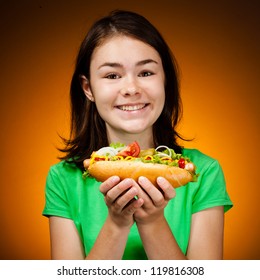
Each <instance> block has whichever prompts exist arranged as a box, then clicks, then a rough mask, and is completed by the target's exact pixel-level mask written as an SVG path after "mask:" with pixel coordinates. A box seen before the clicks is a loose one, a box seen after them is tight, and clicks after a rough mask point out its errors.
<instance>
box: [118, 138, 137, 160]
mask: <svg viewBox="0 0 260 280" xmlns="http://www.w3.org/2000/svg"><path fill="white" fill-rule="evenodd" d="M139 153H140V146H139V145H138V143H137V142H136V141H134V142H133V143H131V144H129V145H127V146H126V147H125V148H124V149H123V150H122V151H120V152H119V153H118V154H117V156H123V157H128V156H131V157H138V155H139Z"/></svg>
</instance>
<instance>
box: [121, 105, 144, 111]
mask: <svg viewBox="0 0 260 280" xmlns="http://www.w3.org/2000/svg"><path fill="white" fill-rule="evenodd" d="M146 106H148V104H137V105H121V106H117V108H118V109H119V110H122V111H138V110H141V109H143V108H145V107H146Z"/></svg>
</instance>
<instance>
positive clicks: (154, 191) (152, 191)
mask: <svg viewBox="0 0 260 280" xmlns="http://www.w3.org/2000/svg"><path fill="white" fill-rule="evenodd" d="M138 183H139V184H140V186H141V187H142V189H143V190H144V191H145V192H146V193H147V195H148V197H149V200H150V201H152V203H153V204H154V205H155V206H157V207H160V206H162V205H163V204H164V203H165V199H164V196H163V194H162V193H161V192H160V190H158V188H157V187H155V186H154V185H153V184H152V183H151V181H149V180H148V179H147V178H146V177H143V176H141V177H139V178H138ZM144 199H145V198H144ZM145 203H147V199H145Z"/></svg>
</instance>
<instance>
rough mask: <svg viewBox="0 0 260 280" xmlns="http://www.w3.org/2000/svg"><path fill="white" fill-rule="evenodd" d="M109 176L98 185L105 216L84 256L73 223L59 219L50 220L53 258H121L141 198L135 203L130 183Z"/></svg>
mask: <svg viewBox="0 0 260 280" xmlns="http://www.w3.org/2000/svg"><path fill="white" fill-rule="evenodd" d="M119 181H120V179H119V178H118V177H111V178H110V179H108V180H107V181H106V182H104V183H103V184H101V186H100V191H101V192H102V193H103V194H104V197H105V202H106V204H107V206H108V210H109V214H108V217H107V219H106V221H105V223H104V225H103V227H102V229H101V231H100V233H99V235H98V237H97V239H96V242H95V244H94V246H93V248H92V249H91V251H90V253H89V254H88V256H87V257H85V253H84V249H83V246H82V243H81V240H80V237H79V235H78V232H77V229H76V227H75V225H74V222H73V221H72V220H70V219H65V218H61V217H51V218H50V234H51V255H52V259H84V258H85V259H95V260H97V259H100V260H101V259H103V260H105V259H109V260H111V259H121V258H122V256H123V253H124V249H125V246H126V241H127V237H128V234H129V231H130V228H131V226H132V225H133V222H134V220H133V213H134V212H135V211H136V209H138V208H140V207H141V205H142V199H138V200H135V199H134V197H135V195H136V194H137V189H136V188H132V187H133V182H132V180H125V181H122V182H119Z"/></svg>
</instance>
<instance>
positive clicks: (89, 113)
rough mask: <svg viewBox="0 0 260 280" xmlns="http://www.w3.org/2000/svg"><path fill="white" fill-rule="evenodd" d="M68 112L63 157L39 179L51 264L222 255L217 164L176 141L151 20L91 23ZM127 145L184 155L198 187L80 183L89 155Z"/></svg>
mask: <svg viewBox="0 0 260 280" xmlns="http://www.w3.org/2000/svg"><path fill="white" fill-rule="evenodd" d="M71 106H72V119H71V135H70V139H69V140H67V141H65V142H66V146H65V148H64V149H62V151H63V152H65V156H64V157H63V158H62V159H63V160H62V161H61V162H60V163H58V164H56V165H54V166H52V167H51V169H50V171H49V174H48V178H47V183H46V205H45V208H44V211H43V214H44V215H45V216H48V217H49V222H50V236H51V254H52V258H53V259H221V258H222V257H223V229H224V212H225V211H227V210H228V209H229V208H231V206H232V202H231V201H230V199H229V196H228V194H227V192H226V186H225V181H224V176H223V173H222V170H221V167H220V165H219V164H218V162H217V161H216V160H214V159H212V158H210V157H209V156H206V155H204V154H202V153H201V152H200V151H198V150H194V149H185V148H182V147H181V146H180V145H179V144H178V139H182V138H181V137H180V135H179V134H178V132H177V131H176V126H177V124H178V122H179V120H180V116H181V112H182V110H181V109H182V108H181V100H180V94H179V86H178V78H177V67H176V63H175V61H174V58H173V56H172V55H171V52H170V50H169V48H168V46H167V44H166V43H165V41H164V39H163V38H162V36H161V35H160V33H159V32H158V31H157V30H156V29H155V27H154V26H153V25H151V23H150V22H149V21H147V20H146V19H145V18H144V17H142V16H141V15H138V14H136V13H133V12H128V11H114V12H112V13H111V14H110V15H108V16H107V17H104V18H102V19H100V20H99V21H97V22H96V23H95V24H94V25H93V26H92V27H91V29H90V30H89V32H88V34H87V35H86V37H85V39H84V40H83V42H82V45H81V48H80V51H79V54H78V57H77V61H76V67H75V72H74V75H73V77H72V82H71ZM133 141H137V142H138V143H139V145H140V147H141V149H148V148H152V147H156V146H159V145H166V146H168V147H170V148H172V149H174V150H175V152H176V153H182V154H183V155H184V156H188V157H189V158H190V159H191V160H192V161H193V162H194V163H195V165H196V166H197V170H198V172H199V173H200V176H199V179H198V181H197V182H195V183H194V182H193V183H190V184H187V185H186V186H183V187H181V188H178V189H176V190H175V189H174V188H173V187H172V186H171V185H170V183H169V182H168V181H167V180H166V179H164V178H163V177H158V178H157V183H158V186H159V189H158V188H156V187H155V186H154V185H152V184H151V182H150V181H149V180H148V179H147V178H145V177H143V176H141V177H140V178H139V180H138V182H135V181H133V180H131V179H126V180H122V181H120V179H119V177H117V176H116V175H115V176H113V177H111V178H109V179H108V180H106V181H105V182H103V183H102V184H100V183H99V182H97V181H96V180H95V179H94V178H86V179H83V178H82V172H83V171H84V168H83V161H84V160H85V159H88V158H89V157H90V155H91V153H92V152H93V151H97V150H98V149H100V148H101V147H104V146H108V145H109V143H112V142H120V143H123V144H126V145H127V144H129V143H131V142H133ZM136 197H137V198H136ZM134 198H136V199H134Z"/></svg>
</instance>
